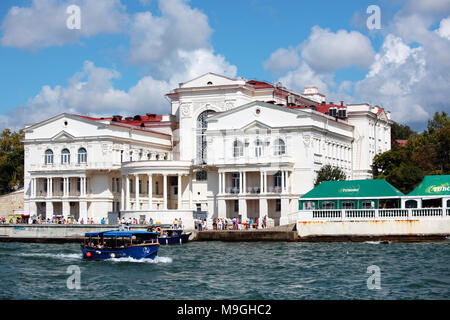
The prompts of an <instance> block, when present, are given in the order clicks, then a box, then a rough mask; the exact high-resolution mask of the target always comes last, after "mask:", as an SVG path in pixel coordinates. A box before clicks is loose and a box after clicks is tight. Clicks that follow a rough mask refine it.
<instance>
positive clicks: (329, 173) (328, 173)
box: [314, 164, 347, 187]
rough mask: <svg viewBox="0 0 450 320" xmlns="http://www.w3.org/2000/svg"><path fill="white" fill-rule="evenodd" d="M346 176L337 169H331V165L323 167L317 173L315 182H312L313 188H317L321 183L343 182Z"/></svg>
mask: <svg viewBox="0 0 450 320" xmlns="http://www.w3.org/2000/svg"><path fill="white" fill-rule="evenodd" d="M346 178H347V176H346V175H345V172H344V171H342V169H341V168H339V167H333V166H332V165H329V164H327V165H324V166H323V167H322V168H320V170H319V172H317V177H316V180H315V181H314V187H317V186H318V185H319V184H320V183H321V182H323V181H338V180H345V179H346Z"/></svg>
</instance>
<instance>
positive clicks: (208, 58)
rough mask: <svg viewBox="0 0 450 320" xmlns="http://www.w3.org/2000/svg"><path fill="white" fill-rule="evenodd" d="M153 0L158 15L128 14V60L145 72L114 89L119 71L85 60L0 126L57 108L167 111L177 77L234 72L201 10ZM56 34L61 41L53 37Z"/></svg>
mask: <svg viewBox="0 0 450 320" xmlns="http://www.w3.org/2000/svg"><path fill="white" fill-rule="evenodd" d="M89 1H91V0H89ZM89 1H88V0H86V1H85V2H86V3H87V2H89ZM55 4H56V2H53V1H51V2H50V4H48V5H46V6H45V8H44V9H45V10H44V9H43V8H42V7H40V6H41V5H42V2H40V1H36V2H35V3H33V6H32V8H33V9H34V10H36V11H37V12H39V13H42V12H44V11H45V12H47V11H46V10H47V9H48V8H49V7H51V8H53V7H54V5H55ZM159 5H160V10H161V16H159V17H155V16H153V15H152V14H151V13H150V12H144V13H139V14H136V15H134V16H133V17H132V19H134V20H132V21H131V24H130V25H131V26H132V27H131V31H130V48H129V52H130V58H132V59H131V60H132V62H134V63H136V64H144V65H143V66H146V67H148V72H149V73H148V74H151V75H147V76H144V77H143V78H142V79H140V80H139V81H138V83H136V85H134V86H132V87H131V88H129V90H127V91H125V90H118V89H116V88H115V87H114V80H115V79H117V78H119V77H120V73H119V72H117V71H116V70H113V69H108V68H99V67H96V66H95V65H94V63H93V62H90V61H86V62H85V63H84V65H83V69H82V71H81V72H77V73H75V74H74V75H73V76H72V77H71V78H70V79H69V80H68V84H67V85H66V86H62V85H56V86H54V87H50V86H48V85H44V86H43V87H42V89H41V91H40V92H39V93H38V94H37V95H36V96H34V97H32V98H31V99H29V101H28V102H27V103H26V104H25V105H24V106H19V107H16V108H14V109H12V110H10V111H8V112H7V113H6V114H5V115H0V125H2V126H3V127H13V128H20V127H23V125H24V124H25V123H31V122H33V123H34V122H36V121H40V120H43V119H46V118H49V117H51V116H53V115H56V114H59V113H62V112H71V113H78V114H83V115H92V116H98V115H111V114H112V113H121V114H135V113H145V112H155V113H170V105H169V103H168V101H167V100H166V98H165V94H166V93H168V92H169V91H170V90H172V89H173V88H176V87H178V84H179V83H180V82H184V81H186V80H188V79H192V78H195V77H197V76H199V75H201V74H204V73H207V72H215V73H218V74H223V75H226V76H229V77H235V76H236V74H237V68H236V66H234V65H231V64H230V63H229V62H227V61H226V59H225V57H224V56H222V55H220V54H215V53H214V49H213V48H212V46H211V45H210V43H209V37H210V34H211V32H212V29H211V28H210V26H209V25H208V21H207V17H206V15H204V14H203V13H201V12H200V11H198V10H196V9H192V8H190V7H189V6H188V5H187V1H185V0H164V1H160V2H159ZM29 12H31V11H29ZM29 12H28V13H29ZM35 14H36V13H33V14H32V15H33V16H34V15H35ZM82 23H83V22H82ZM133 31H136V32H135V33H133ZM86 32H90V33H89V34H94V33H95V32H100V31H99V30H98V29H97V30H95V29H88V30H86ZM38 38H41V40H42V38H43V36H39V37H35V38H33V39H27V42H26V43H25V42H24V43H22V44H21V46H22V47H27V46H29V45H30V46H32V45H35V42H36V41H38V40H36V39H38ZM58 39H59V40H61V38H58V37H57V39H56V40H55V41H59V40H58ZM64 41H65V40H64ZM64 41H62V42H64ZM62 42H61V43H62ZM58 43H59V42H58ZM53 44H54V43H53ZM47 45H51V44H50V43H47Z"/></svg>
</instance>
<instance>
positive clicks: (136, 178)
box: [134, 174, 140, 210]
mask: <svg viewBox="0 0 450 320" xmlns="http://www.w3.org/2000/svg"><path fill="white" fill-rule="evenodd" d="M134 196H135V200H134V210H139V209H140V208H139V175H138V174H135V175H134Z"/></svg>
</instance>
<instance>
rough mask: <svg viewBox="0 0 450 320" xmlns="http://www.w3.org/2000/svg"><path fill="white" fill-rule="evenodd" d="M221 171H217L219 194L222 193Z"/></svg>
mask: <svg viewBox="0 0 450 320" xmlns="http://www.w3.org/2000/svg"><path fill="white" fill-rule="evenodd" d="M222 193H223V190H222V172H219V194H222Z"/></svg>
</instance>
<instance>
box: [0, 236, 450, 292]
mask: <svg viewBox="0 0 450 320" xmlns="http://www.w3.org/2000/svg"><path fill="white" fill-rule="evenodd" d="M74 270H75V271H77V275H76V276H74ZM373 270H375V271H376V272H375V271H373ZM73 281H77V282H78V286H73V285H71V284H73ZM449 298H450V240H446V241H441V242H422V243H382V242H362V243H302V242H296V243H292V242H291V243H286V242H272V243H269V242H253V243H248V242H247V243H245V242H241V243H226V242H190V243H187V244H183V245H171V246H167V245H162V246H161V247H160V249H159V251H158V256H157V257H156V259H154V260H135V259H130V258H120V259H111V260H107V261H86V260H83V259H82V257H81V251H80V246H79V245H78V244H31V243H0V299H89V300H90V299H194V300H196V299H206V300H212V299H213V300H218V299H219V300H220V299H246V300H253V299H276V300H279V299H282V300H286V299H296V300H297V299H449Z"/></svg>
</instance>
